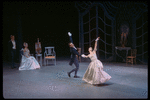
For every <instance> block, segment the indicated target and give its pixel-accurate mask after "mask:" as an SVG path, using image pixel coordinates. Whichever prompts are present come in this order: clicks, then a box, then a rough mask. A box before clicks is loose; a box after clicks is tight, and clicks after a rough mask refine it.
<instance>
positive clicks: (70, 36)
mask: <svg viewBox="0 0 150 100" xmlns="http://www.w3.org/2000/svg"><path fill="white" fill-rule="evenodd" d="M68 35H69V38H70V42H71V43H73V40H72V34H71V33H70V32H68Z"/></svg>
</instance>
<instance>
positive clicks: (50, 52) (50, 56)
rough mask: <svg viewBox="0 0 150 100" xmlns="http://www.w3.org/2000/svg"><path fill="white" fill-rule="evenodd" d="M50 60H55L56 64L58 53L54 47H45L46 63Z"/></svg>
mask: <svg viewBox="0 0 150 100" xmlns="http://www.w3.org/2000/svg"><path fill="white" fill-rule="evenodd" d="M48 60H52V61H53V60H54V62H55V65H56V53H55V50H54V47H45V52H44V65H48Z"/></svg>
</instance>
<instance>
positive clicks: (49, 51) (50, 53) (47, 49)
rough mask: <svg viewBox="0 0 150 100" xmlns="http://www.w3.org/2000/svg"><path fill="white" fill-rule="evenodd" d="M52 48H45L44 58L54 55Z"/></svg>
mask: <svg viewBox="0 0 150 100" xmlns="http://www.w3.org/2000/svg"><path fill="white" fill-rule="evenodd" d="M54 52H55V51H54V47H45V53H46V56H51V55H53V54H54Z"/></svg>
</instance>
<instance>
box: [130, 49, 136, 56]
mask: <svg viewBox="0 0 150 100" xmlns="http://www.w3.org/2000/svg"><path fill="white" fill-rule="evenodd" d="M136 53H137V49H131V56H134V57H136Z"/></svg>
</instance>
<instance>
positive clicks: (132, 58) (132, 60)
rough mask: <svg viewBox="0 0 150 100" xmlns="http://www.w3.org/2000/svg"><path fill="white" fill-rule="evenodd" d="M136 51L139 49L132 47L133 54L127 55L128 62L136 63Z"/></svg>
mask: <svg viewBox="0 0 150 100" xmlns="http://www.w3.org/2000/svg"><path fill="white" fill-rule="evenodd" d="M136 53H137V49H131V56H127V58H126V64H127V63H132V65H133V62H134V63H135V64H136Z"/></svg>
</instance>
